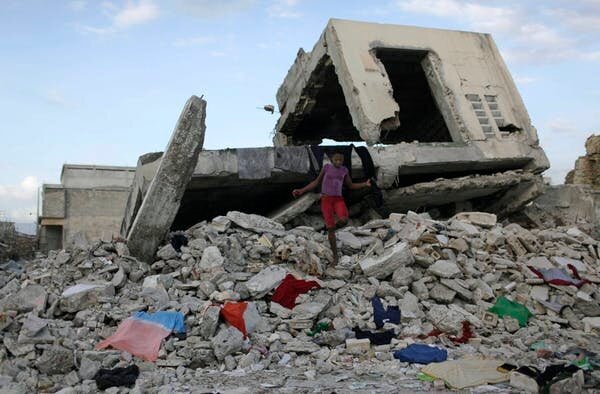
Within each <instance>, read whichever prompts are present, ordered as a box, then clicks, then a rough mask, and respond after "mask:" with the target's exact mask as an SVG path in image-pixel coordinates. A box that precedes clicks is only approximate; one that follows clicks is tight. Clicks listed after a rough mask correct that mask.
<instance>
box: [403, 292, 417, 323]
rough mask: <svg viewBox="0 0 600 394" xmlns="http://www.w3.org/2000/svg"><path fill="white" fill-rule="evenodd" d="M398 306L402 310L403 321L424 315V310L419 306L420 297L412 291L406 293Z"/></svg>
mask: <svg viewBox="0 0 600 394" xmlns="http://www.w3.org/2000/svg"><path fill="white" fill-rule="evenodd" d="M398 307H399V309H400V311H401V312H402V313H401V314H400V319H401V320H402V321H403V322H405V321H410V320H413V319H418V318H420V317H422V316H423V312H422V311H421V308H420V307H419V299H418V298H417V297H416V296H415V295H414V294H413V293H411V292H410V291H407V292H406V293H404V296H403V297H402V299H401V300H400V301H399V302H398Z"/></svg>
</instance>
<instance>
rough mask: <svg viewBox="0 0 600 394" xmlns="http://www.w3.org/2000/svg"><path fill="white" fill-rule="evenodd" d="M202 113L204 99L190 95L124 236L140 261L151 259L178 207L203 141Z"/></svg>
mask: <svg viewBox="0 0 600 394" xmlns="http://www.w3.org/2000/svg"><path fill="white" fill-rule="evenodd" d="M205 117H206V101H205V100H202V99H201V98H198V97H196V96H192V97H190V99H189V100H188V101H187V102H186V103H185V106H184V107H183V111H182V112H181V115H180V116H179V120H178V121H177V124H176V125H175V130H174V131H173V134H172V136H171V140H170V141H169V144H168V145H167V149H166V150H165V153H164V155H163V157H162V160H161V163H160V166H159V167H158V170H157V172H156V175H155V176H154V178H153V179H152V183H151V184H150V186H149V188H148V192H147V193H146V196H145V197H144V201H143V202H142V205H141V206H140V209H139V211H138V212H137V215H136V217H135V220H134V222H133V224H132V226H131V230H130V231H129V234H128V236H127V244H128V246H129V250H130V252H131V254H132V255H133V256H135V257H137V258H138V259H140V260H142V261H146V262H148V263H151V262H152V258H153V257H154V252H155V251H156V248H157V247H158V245H159V244H160V242H161V241H162V240H163V238H164V237H165V235H166V233H167V232H168V231H169V228H170V227H171V224H172V223H173V220H174V219H175V215H176V214H177V211H178V210H179V205H180V203H181V198H182V197H183V193H184V191H185V188H186V186H187V184H188V182H189V181H190V179H191V177H192V173H193V172H194V168H195V167H196V162H197V161H198V154H199V153H200V150H202V145H203V144H204V132H205V125H204V119H205Z"/></svg>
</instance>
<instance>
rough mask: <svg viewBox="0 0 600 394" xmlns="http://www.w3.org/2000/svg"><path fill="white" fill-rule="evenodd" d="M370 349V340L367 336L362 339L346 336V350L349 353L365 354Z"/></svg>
mask: <svg viewBox="0 0 600 394" xmlns="http://www.w3.org/2000/svg"><path fill="white" fill-rule="evenodd" d="M370 349H371V341H369V339H368V338H364V339H355V338H348V339H346V351H347V352H348V353H350V354H356V355H365V354H368V353H369V350H370Z"/></svg>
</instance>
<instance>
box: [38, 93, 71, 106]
mask: <svg viewBox="0 0 600 394" xmlns="http://www.w3.org/2000/svg"><path fill="white" fill-rule="evenodd" d="M41 96H42V98H43V99H44V100H45V101H46V102H47V103H49V104H52V105H54V106H57V107H69V106H70V105H71V103H70V102H69V100H68V99H67V98H66V97H65V95H64V93H63V92H62V91H60V90H59V89H57V88H51V89H48V90H46V91H44V92H42V94H41Z"/></svg>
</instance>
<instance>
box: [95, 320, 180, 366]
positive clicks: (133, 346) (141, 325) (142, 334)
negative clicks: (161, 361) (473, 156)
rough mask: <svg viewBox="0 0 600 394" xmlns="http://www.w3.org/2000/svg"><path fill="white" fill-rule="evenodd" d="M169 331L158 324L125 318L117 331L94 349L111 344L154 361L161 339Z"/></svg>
mask: <svg viewBox="0 0 600 394" xmlns="http://www.w3.org/2000/svg"><path fill="white" fill-rule="evenodd" d="M169 334H171V331H169V330H167V329H165V328H164V327H162V326H160V325H158V324H149V323H147V322H145V321H142V320H136V319H131V318H130V319H125V320H124V321H123V322H122V323H121V324H119V327H118V328H117V331H116V332H115V333H114V334H113V335H111V336H110V337H108V338H107V339H105V340H104V341H102V342H100V343H98V344H97V345H96V349H105V348H107V347H109V346H112V347H113V348H115V349H119V350H123V351H126V352H128V353H131V354H133V355H134V356H136V357H139V358H141V359H142V360H146V361H156V359H157V358H158V351H159V350H160V344H161V343H162V341H163V339H165V338H166V337H168V336H169Z"/></svg>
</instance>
